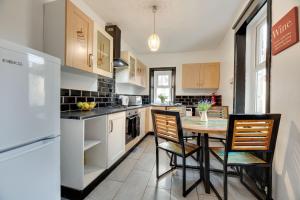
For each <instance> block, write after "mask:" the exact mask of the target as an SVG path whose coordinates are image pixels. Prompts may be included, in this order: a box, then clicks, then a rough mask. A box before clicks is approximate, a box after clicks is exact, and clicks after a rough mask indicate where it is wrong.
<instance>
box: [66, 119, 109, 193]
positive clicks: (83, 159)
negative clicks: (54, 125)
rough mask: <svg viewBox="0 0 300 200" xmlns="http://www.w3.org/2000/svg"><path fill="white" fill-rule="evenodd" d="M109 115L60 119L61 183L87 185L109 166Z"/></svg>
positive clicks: (69, 185) (70, 186) (73, 185)
mask: <svg viewBox="0 0 300 200" xmlns="http://www.w3.org/2000/svg"><path fill="white" fill-rule="evenodd" d="M106 124H107V117H106V116H101V117H96V118H93V119H87V120H73V119H61V185H63V186H65V187H68V188H72V189H75V190H83V189H85V188H86V187H87V186H88V185H89V184H90V183H91V182H92V181H94V180H95V179H96V178H97V177H98V176H99V175H100V174H102V173H103V172H104V171H105V170H106V169H107V126H106Z"/></svg>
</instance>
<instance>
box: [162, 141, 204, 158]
mask: <svg viewBox="0 0 300 200" xmlns="http://www.w3.org/2000/svg"><path fill="white" fill-rule="evenodd" d="M158 147H159V148H161V149H164V150H167V151H169V152H172V153H175V154H177V155H182V147H181V145H180V144H178V143H175V142H171V141H166V142H162V143H160V144H159V145H158ZM184 147H185V155H186V156H188V155H191V154H193V153H194V152H196V151H197V150H198V149H199V146H198V145H196V144H192V143H189V142H186V143H184Z"/></svg>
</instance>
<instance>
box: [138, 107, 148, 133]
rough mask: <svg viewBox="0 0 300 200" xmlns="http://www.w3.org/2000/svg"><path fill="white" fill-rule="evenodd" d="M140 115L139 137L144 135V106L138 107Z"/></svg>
mask: <svg viewBox="0 0 300 200" xmlns="http://www.w3.org/2000/svg"><path fill="white" fill-rule="evenodd" d="M139 115H140V139H142V138H143V137H144V136H145V135H146V108H142V109H139Z"/></svg>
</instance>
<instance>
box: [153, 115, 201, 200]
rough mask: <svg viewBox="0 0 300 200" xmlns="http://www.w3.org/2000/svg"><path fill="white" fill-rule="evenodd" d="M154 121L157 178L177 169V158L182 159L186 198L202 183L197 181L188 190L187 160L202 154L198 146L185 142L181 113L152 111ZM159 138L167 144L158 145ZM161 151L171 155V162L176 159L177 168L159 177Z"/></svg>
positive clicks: (183, 191)
mask: <svg viewBox="0 0 300 200" xmlns="http://www.w3.org/2000/svg"><path fill="white" fill-rule="evenodd" d="M152 119H153V127H154V135H155V144H156V177H157V178H158V179H159V178H160V177H161V176H164V175H165V174H167V173H169V172H171V171H173V170H174V169H176V167H177V163H176V161H177V156H179V157H181V158H182V171H183V173H182V175H183V177H182V178H183V180H182V181H183V183H182V195H183V196H184V197H185V196H186V195H187V194H188V193H189V192H191V191H192V190H193V189H194V188H195V187H196V186H197V185H198V184H199V182H200V181H201V176H200V179H199V180H197V181H196V182H195V183H194V184H193V185H192V186H191V187H190V188H188V189H186V166H187V165H186V158H187V157H189V156H191V155H192V154H194V153H195V152H200V147H199V146H198V145H195V144H192V143H188V142H185V141H184V138H183V131H182V125H181V119H180V113H179V112H176V111H175V112H174V111H163V110H152ZM158 138H162V139H165V140H166V141H165V142H162V143H158ZM159 149H162V150H164V151H166V152H168V153H171V154H172V156H171V161H170V163H172V159H173V157H175V166H173V167H171V169H170V170H168V171H166V172H164V173H163V174H162V175H159Z"/></svg>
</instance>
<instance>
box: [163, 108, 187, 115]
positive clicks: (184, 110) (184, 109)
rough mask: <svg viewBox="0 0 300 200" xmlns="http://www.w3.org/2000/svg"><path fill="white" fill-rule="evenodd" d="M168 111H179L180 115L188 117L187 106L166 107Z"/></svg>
mask: <svg viewBox="0 0 300 200" xmlns="http://www.w3.org/2000/svg"><path fill="white" fill-rule="evenodd" d="M166 110H169V111H177V112H179V113H180V116H181V117H184V116H185V115H186V107H185V106H168V107H166Z"/></svg>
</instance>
